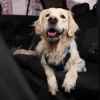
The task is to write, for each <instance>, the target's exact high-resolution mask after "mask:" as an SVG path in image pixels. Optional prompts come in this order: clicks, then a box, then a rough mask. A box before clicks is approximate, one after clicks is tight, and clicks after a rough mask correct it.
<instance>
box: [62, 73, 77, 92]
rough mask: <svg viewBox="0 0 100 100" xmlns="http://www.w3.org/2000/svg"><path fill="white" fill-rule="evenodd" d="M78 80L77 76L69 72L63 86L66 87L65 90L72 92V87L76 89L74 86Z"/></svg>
mask: <svg viewBox="0 0 100 100" xmlns="http://www.w3.org/2000/svg"><path fill="white" fill-rule="evenodd" d="M76 81H77V78H76V77H74V76H73V75H71V74H67V76H66V77H65V79H64V82H63V84H62V87H63V88H64V90H65V92H70V91H71V90H72V89H74V87H75V86H76Z"/></svg>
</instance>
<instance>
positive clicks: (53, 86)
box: [41, 56, 58, 95]
mask: <svg viewBox="0 0 100 100" xmlns="http://www.w3.org/2000/svg"><path fill="white" fill-rule="evenodd" d="M41 63H42V66H43V68H44V71H45V74H46V77H47V83H48V88H49V92H50V93H51V94H52V95H56V92H57V91H58V84H57V80H56V76H55V74H54V71H53V69H52V68H50V66H48V65H47V64H46V61H45V58H44V56H42V59H41Z"/></svg>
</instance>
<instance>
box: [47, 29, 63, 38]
mask: <svg viewBox="0 0 100 100" xmlns="http://www.w3.org/2000/svg"><path fill="white" fill-rule="evenodd" d="M62 33H63V31H61V32H60V31H59V30H57V29H54V28H50V29H48V31H47V36H48V37H49V38H55V37H58V36H59V35H61V34H62Z"/></svg>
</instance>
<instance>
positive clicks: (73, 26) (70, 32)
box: [67, 11, 78, 37]
mask: <svg viewBox="0 0 100 100" xmlns="http://www.w3.org/2000/svg"><path fill="white" fill-rule="evenodd" d="M77 30H78V25H77V24H76V22H75V20H74V18H73V15H72V12H70V11H68V33H67V34H68V36H69V37H73V36H74V35H75V32H76V31H77Z"/></svg>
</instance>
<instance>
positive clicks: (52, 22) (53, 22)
mask: <svg viewBox="0 0 100 100" xmlns="http://www.w3.org/2000/svg"><path fill="white" fill-rule="evenodd" d="M48 22H49V23H50V24H56V23H57V22H58V20H57V18H56V17H50V18H49V19H48Z"/></svg>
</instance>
